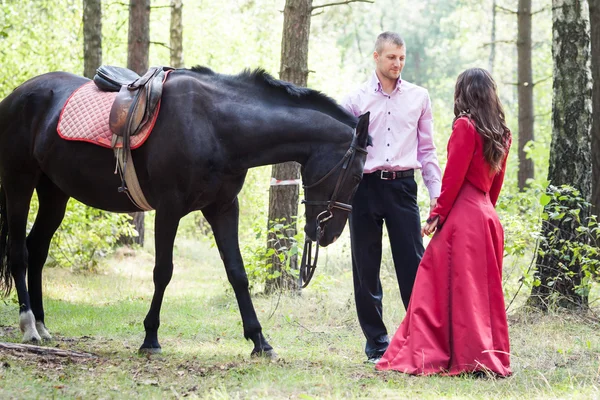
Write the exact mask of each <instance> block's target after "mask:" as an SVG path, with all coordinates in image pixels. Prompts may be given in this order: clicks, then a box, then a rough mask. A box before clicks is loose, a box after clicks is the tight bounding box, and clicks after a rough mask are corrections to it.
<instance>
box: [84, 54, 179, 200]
mask: <svg viewBox="0 0 600 400" xmlns="http://www.w3.org/2000/svg"><path fill="white" fill-rule="evenodd" d="M171 69H172V68H168V67H152V68H150V69H149V70H148V72H146V73H145V74H144V75H143V76H140V75H138V74H137V73H135V72H134V71H132V70H129V69H127V68H122V67H115V66H109V65H103V66H101V67H100V68H98V69H97V70H96V75H95V76H94V83H95V84H96V86H97V87H98V89H100V90H101V91H105V92H118V94H117V96H116V98H115V100H114V103H113V104H112V107H111V109H110V116H109V127H110V130H111V132H112V134H113V136H112V141H111V146H112V148H113V151H114V152H115V157H116V158H117V169H116V170H115V173H116V172H117V170H118V171H119V173H120V174H121V182H122V184H121V187H120V188H119V192H125V193H126V194H127V195H128V196H129V198H130V199H131V201H132V202H133V203H134V204H135V205H136V206H137V207H138V208H140V209H142V210H151V209H152V207H151V206H150V205H149V204H148V202H147V201H146V199H145V197H144V195H143V193H142V191H141V188H140V186H139V181H138V179H137V174H136V173H135V167H134V166H133V160H132V158H131V143H130V139H131V137H132V136H135V135H137V134H138V133H140V131H141V130H142V129H143V128H144V127H145V125H146V124H147V123H148V122H149V121H152V119H153V116H154V113H155V112H157V108H158V107H157V106H158V104H159V101H160V98H161V95H162V88H163V81H164V79H165V75H166V74H167V71H169V70H171ZM128 163H129V164H130V167H129V168H127V164H128ZM126 184H127V186H126Z"/></svg>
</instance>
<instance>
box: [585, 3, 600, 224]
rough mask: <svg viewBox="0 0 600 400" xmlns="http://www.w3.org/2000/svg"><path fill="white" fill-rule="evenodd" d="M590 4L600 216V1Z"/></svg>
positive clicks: (595, 198) (595, 195) (596, 209)
mask: <svg viewBox="0 0 600 400" xmlns="http://www.w3.org/2000/svg"><path fill="white" fill-rule="evenodd" d="M588 1H589V3H590V30H591V42H592V46H591V49H592V79H593V81H594V84H593V89H592V104H593V106H592V109H593V111H594V112H593V114H592V116H593V117H592V119H593V121H592V133H591V136H592V201H591V203H592V207H593V211H592V212H593V213H594V214H596V215H598V214H600V114H599V113H600V0H588Z"/></svg>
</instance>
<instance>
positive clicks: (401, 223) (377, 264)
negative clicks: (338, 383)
mask: <svg viewBox="0 0 600 400" xmlns="http://www.w3.org/2000/svg"><path fill="white" fill-rule="evenodd" d="M352 206H353V210H352V214H351V215H350V238H351V243H352V272H353V277H354V298H355V301H356V311H357V314H358V321H359V323H360V326H361V328H362V330H363V333H364V334H365V337H366V339H367V344H366V347H365V353H366V354H367V356H368V357H376V356H381V355H382V354H383V353H384V352H385V350H386V349H387V346H388V344H389V339H388V335H387V330H386V327H385V325H384V323H383V319H382V305H381V300H382V297H383V292H382V289H381V280H380V279H379V271H380V268H381V241H382V230H383V221H385V225H386V228H387V231H388V234H389V237H390V245H391V249H392V257H393V260H394V267H395V269H396V277H397V278H398V285H399V287H400V294H401V296H402V302H403V303H404V307H405V308H407V307H408V302H409V300H410V295H411V292H412V288H413V284H414V282H415V276H416V274H417V268H418V266H419V262H420V261H421V257H422V256H423V251H424V249H423V240H422V238H421V218H420V215H419V207H418V205H417V183H416V182H415V180H414V178H413V177H406V178H399V179H394V180H382V179H381V178H380V177H379V176H378V174H365V175H364V176H363V179H362V181H361V183H360V185H359V187H358V189H357V191H356V195H355V196H354V201H353V204H352Z"/></svg>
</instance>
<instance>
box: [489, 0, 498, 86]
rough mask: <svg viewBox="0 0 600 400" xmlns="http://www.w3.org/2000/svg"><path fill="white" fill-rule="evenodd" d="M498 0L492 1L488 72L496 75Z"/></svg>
mask: <svg viewBox="0 0 600 400" xmlns="http://www.w3.org/2000/svg"><path fill="white" fill-rule="evenodd" d="M496 14H497V13H496V0H492V28H491V40H490V58H489V60H488V71H490V74H493V73H494V61H495V60H496Z"/></svg>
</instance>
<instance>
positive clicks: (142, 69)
mask: <svg viewBox="0 0 600 400" xmlns="http://www.w3.org/2000/svg"><path fill="white" fill-rule="evenodd" d="M127 43H128V46H127V68H129V69H131V70H133V71H135V72H137V73H138V74H140V75H142V74H144V73H146V71H147V70H148V57H149V52H150V0H130V1H129V37H128V40H127ZM131 216H132V217H133V225H134V226H135V230H136V231H137V232H138V234H139V236H138V237H134V238H124V239H123V242H124V243H128V242H133V243H137V244H140V245H143V244H144V233H145V229H144V213H143V212H137V213H132V214H131Z"/></svg>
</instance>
